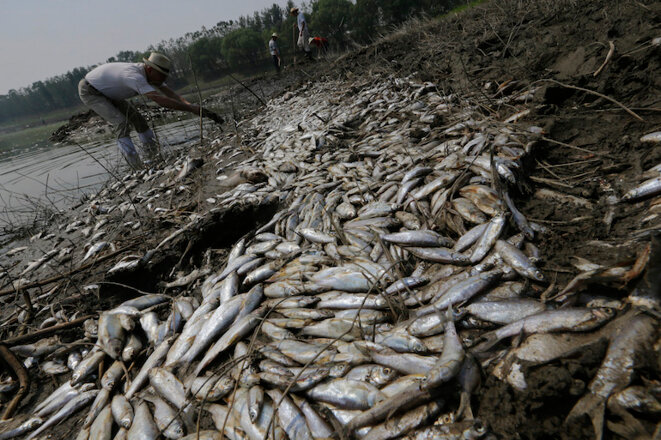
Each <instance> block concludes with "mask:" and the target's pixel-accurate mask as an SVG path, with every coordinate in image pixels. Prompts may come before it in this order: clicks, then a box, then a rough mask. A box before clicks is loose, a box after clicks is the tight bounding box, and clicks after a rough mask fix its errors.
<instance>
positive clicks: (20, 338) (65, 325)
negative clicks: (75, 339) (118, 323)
mask: <svg viewBox="0 0 661 440" xmlns="http://www.w3.org/2000/svg"><path fill="white" fill-rule="evenodd" d="M90 318H94V315H87V316H83V317H81V318H77V319H74V320H73V321H69V322H63V323H62V324H57V325H54V326H52V327H47V328H45V329H43V330H38V331H36V332H34V333H28V334H27V335H23V336H17V337H15V338H9V339H5V340H4V341H0V346H2V345H9V346H11V345H16V344H19V343H22V342H28V341H32V340H33V339H39V338H42V337H44V336H49V335H51V334H53V333H57V332H58V331H60V330H64V329H67V328H71V327H76V326H77V325H80V324H82V323H83V322H85V321H87V320H88V319H90Z"/></svg>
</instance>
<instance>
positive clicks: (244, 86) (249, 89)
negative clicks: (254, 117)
mask: <svg viewBox="0 0 661 440" xmlns="http://www.w3.org/2000/svg"><path fill="white" fill-rule="evenodd" d="M227 75H228V76H229V77H230V78H232V79H233V80H234V81H236V82H238V83H239V84H241V85H242V86H243V88H245V89H246V90H247V91H249V92H250V93H252V95H253V96H254V97H255V98H257V99H258V100H259V102H261V103H262V105H264V106H265V105H266V102H264V100H263V99H262V98H260V97H259V95H258V94H257V93H255V92H253V91H252V89H251V88H250V87H248V86H247V85H245V84H243V83H242V82H241V81H239V80H238V79H237V78H236V77H235V76H234V75H232V74H231V73H229V72H227Z"/></svg>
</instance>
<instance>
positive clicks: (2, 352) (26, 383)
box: [0, 344, 30, 420]
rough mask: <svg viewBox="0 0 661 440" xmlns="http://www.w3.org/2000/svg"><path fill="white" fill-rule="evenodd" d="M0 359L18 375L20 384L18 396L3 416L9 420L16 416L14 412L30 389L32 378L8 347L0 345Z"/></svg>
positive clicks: (10, 403)
mask: <svg viewBox="0 0 661 440" xmlns="http://www.w3.org/2000/svg"><path fill="white" fill-rule="evenodd" d="M0 358H2V360H3V361H4V362H5V363H6V364H7V365H8V366H9V368H11V369H12V371H13V372H14V374H16V377H17V378H18V383H19V385H20V386H19V388H18V391H17V392H16V395H15V396H14V398H13V399H12V400H11V402H9V404H8V405H7V408H6V409H5V412H4V414H3V415H2V420H9V419H11V418H12V416H13V415H14V412H16V409H17V408H18V405H19V403H21V399H23V396H25V395H26V394H27V393H28V390H29V389H30V376H28V372H27V371H25V367H23V364H21V363H20V362H19V360H18V359H16V356H14V353H12V352H11V350H9V348H7V346H6V345H4V344H0Z"/></svg>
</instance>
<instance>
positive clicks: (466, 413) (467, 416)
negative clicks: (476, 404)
mask: <svg viewBox="0 0 661 440" xmlns="http://www.w3.org/2000/svg"><path fill="white" fill-rule="evenodd" d="M474 418H475V417H473V409H472V408H471V396H470V393H467V392H465V391H464V392H462V393H461V395H460V398H459V408H458V409H457V412H456V413H455V420H473V419H474Z"/></svg>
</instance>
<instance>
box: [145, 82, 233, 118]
mask: <svg viewBox="0 0 661 440" xmlns="http://www.w3.org/2000/svg"><path fill="white" fill-rule="evenodd" d="M158 89H159V90H160V91H161V93H163V94H164V95H165V96H163V95H161V94H159V93H158V92H149V93H145V96H146V97H148V98H149V99H151V100H152V101H154V102H155V103H156V104H158V105H160V106H161V107H166V108H170V109H172V110H181V111H185V112H190V113H193V114H194V115H199V114H200V111H201V112H202V116H204V117H205V118H209V119H211V120H212V121H214V122H216V123H217V124H222V123H223V122H224V120H223V118H222V117H221V116H220V115H218V114H216V113H214V112H212V111H211V110H207V109H205V108H202V107H200V106H199V105H197V104H191V103H190V102H188V101H186V100H185V99H184V98H182V97H181V96H179V95H177V94H176V93H175V92H174V90H172V89H171V88H169V87H167V86H160V87H159V88H158Z"/></svg>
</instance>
